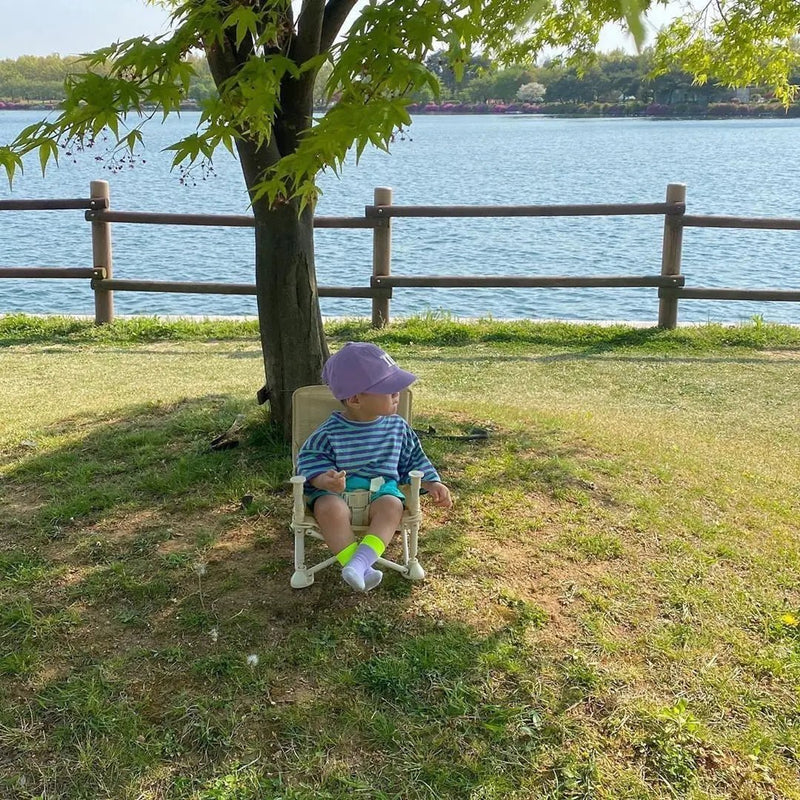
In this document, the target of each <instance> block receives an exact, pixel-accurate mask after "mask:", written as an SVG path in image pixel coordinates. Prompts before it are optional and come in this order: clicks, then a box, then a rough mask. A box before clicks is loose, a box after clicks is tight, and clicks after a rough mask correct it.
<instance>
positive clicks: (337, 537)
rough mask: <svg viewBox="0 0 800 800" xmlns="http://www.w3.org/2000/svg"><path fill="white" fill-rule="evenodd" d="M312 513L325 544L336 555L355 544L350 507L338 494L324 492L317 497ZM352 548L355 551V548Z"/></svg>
mask: <svg viewBox="0 0 800 800" xmlns="http://www.w3.org/2000/svg"><path fill="white" fill-rule="evenodd" d="M311 513H312V514H313V515H314V519H316V521H317V524H318V525H319V532H320V533H321V534H322V538H323V539H324V540H325V544H326V545H328V547H329V548H330V551H331V552H332V553H333V554H334V555H337V556H338V555H339V554H340V553H343V551H345V550H347V549H348V548H350V547H351V546H352V545H353V544H355V536H353V528H352V526H351V525H350V509H349V508H348V507H347V503H345V501H344V499H343V498H341V497H340V496H339V495H338V494H324V495H322V497H319V498H317V500H316V502H315V503H314V507H313V509H312V510H311ZM351 549H352V551H353V552H354V551H355V548H351ZM351 554H352V553H350V555H351ZM345 563H347V562H346V561H345ZM342 566H344V564H343V565H342Z"/></svg>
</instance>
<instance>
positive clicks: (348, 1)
mask: <svg viewBox="0 0 800 800" xmlns="http://www.w3.org/2000/svg"><path fill="white" fill-rule="evenodd" d="M357 2H358V0H328V3H327V4H326V6H325V14H324V16H323V19H322V36H321V37H320V43H319V49H320V52H321V53H324V52H325V51H326V50H329V49H330V48H331V46H332V45H333V43H334V41H335V40H336V37H337V36H338V35H339V32H340V31H341V30H342V25H344V22H345V20H346V19H347V17H348V15H349V14H350V12H351V11H352V10H353V8H355V5H356V3H357Z"/></svg>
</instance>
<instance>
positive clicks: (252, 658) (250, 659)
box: [247, 653, 258, 667]
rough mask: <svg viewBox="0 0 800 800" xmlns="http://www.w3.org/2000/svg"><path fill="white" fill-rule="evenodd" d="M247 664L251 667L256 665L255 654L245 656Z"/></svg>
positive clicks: (256, 658) (256, 657)
mask: <svg viewBox="0 0 800 800" xmlns="http://www.w3.org/2000/svg"><path fill="white" fill-rule="evenodd" d="M247 663H248V665H249V666H251V667H255V666H256V665H257V664H258V656H257V655H256V654H255V653H251V654H250V655H249V656H247Z"/></svg>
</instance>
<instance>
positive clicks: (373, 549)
mask: <svg viewBox="0 0 800 800" xmlns="http://www.w3.org/2000/svg"><path fill="white" fill-rule="evenodd" d="M385 548H386V545H385V544H384V543H383V542H382V541H381V540H380V539H379V538H378V537H377V536H374V535H373V534H371V533H368V534H367V535H366V536H365V537H364V538H363V539H362V541H361V544H360V545H359V546H358V547H357V548H356V551H355V553H354V554H353V556H352V558H351V559H350V560H349V561H348V562H347V564H346V565H345V566H344V567H343V568H342V578H343V579H344V581H345V583H347V584H348V586H351V587H352V588H353V589H355V590H356V591H357V592H368V591H370V589H374V588H375V587H376V586H377V585H378V584H379V583H380V582H381V581H382V580H383V573H382V572H381V571H380V570H379V569H373V568H372V565H373V564H374V563H375V561H376V560H377V559H378V557H379V556H380V555H381V553H383V551H384V549H385Z"/></svg>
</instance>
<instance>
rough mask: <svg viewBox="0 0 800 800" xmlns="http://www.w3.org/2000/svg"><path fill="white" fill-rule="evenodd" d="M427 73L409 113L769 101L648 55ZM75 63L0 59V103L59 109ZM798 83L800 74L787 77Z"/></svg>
mask: <svg viewBox="0 0 800 800" xmlns="http://www.w3.org/2000/svg"><path fill="white" fill-rule="evenodd" d="M192 63H193V66H194V69H195V73H196V75H195V77H194V78H193V80H192V85H191V88H190V91H189V98H190V99H191V100H194V101H196V102H199V101H202V100H204V99H206V98H208V97H211V96H213V95H214V94H215V92H216V89H215V87H214V82H213V80H212V78H211V73H210V71H209V69H208V65H207V63H206V61H205V59H204V58H203V57H201V56H197V57H195V58H193V59H192ZM425 65H426V67H427V68H428V69H429V71H430V72H431V73H433V74H434V75H435V76H436V78H437V80H438V82H439V87H440V89H439V95H438V97H436V96H434V94H433V92H430V91H428V92H426V93H424V94H417V95H414V96H412V97H411V100H412V101H413V103H414V106H413V108H414V110H429V111H431V110H451V111H458V110H477V111H481V110H492V109H495V110H497V109H498V108H502V107H504V106H505V107H508V106H515V107H522V108H523V110H531V107H532V106H535V107H537V108H540V109H543V110H546V111H548V112H550V113H559V112H562V113H614V109H617V110H622V111H625V110H627V111H632V113H636V112H637V110H641V109H642V108H644V107H645V106H647V107H649V108H650V109H651V110H652V108H653V107H656V109H658V107H663V108H665V109H667V110H674V111H687V112H691V111H693V110H698V109H702V108H704V107H707V106H709V105H710V104H730V103H739V104H744V105H753V104H759V103H764V102H765V101H769V100H770V97H769V95H766V94H764V93H760V92H759V91H758V90H757V89H754V88H753V87H747V88H746V89H743V90H738V91H737V90H733V89H731V88H729V87H725V86H722V85H720V84H719V83H718V82H717V81H715V80H714V78H713V76H711V77H709V80H708V81H707V82H706V83H705V84H703V85H697V84H695V83H694V82H693V80H692V78H691V76H690V75H688V74H687V73H684V72H680V71H677V70H676V71H672V72H669V73H666V74H663V75H659V76H657V77H652V76H651V73H652V53H651V52H650V51H647V50H646V51H644V52H643V53H641V54H639V55H630V54H627V53H624V52H622V51H615V52H611V53H598V54H597V56H596V58H595V60H594V63H592V64H590V65H587V66H584V67H583V68H582V69H581V70H580V71H579V69H578V68H577V67H575V66H570V65H567V64H562V63H560V62H559V61H557V60H550V61H546V62H545V63H543V64H541V65H531V66H510V67H506V68H501V67H498V66H497V65H494V64H492V63H491V61H489V59H487V58H485V57H484V56H474V57H472V58H471V60H470V61H469V62H468V63H467V64H466V65H465V66H464V68H463V71H462V74H461V75H460V76H458V77H457V76H456V72H455V71H454V69H453V67H452V65H451V64H450V63H449V61H448V59H447V56H446V54H445V53H444V51H442V52H436V53H433V54H431V55H430V56H429V57H428V58H427V59H426V62H425ZM80 69H81V66H80V62H79V61H78V59H77V58H75V57H61V56H59V55H50V56H41V57H40V56H21V57H20V58H17V59H6V60H0V103H3V104H5V105H8V104H23V105H24V104H31V103H57V102H59V101H60V100H61V99H63V97H64V86H63V83H64V79H65V78H66V76H67V75H68V74H69V73H73V72H75V71H76V70H80ZM325 77H326V70H324V69H323V70H322V71H321V74H320V79H319V80H318V87H319V88H318V92H317V97H316V102H317V104H318V105H319V106H323V105H324V104H325V102H326V98H325V97H324V96H323V93H322V86H323V85H324V79H325ZM791 81H792V83H795V84H800V68H799V69H798V71H797V72H796V73H795V74H794V75H793V76H792V77H791Z"/></svg>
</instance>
